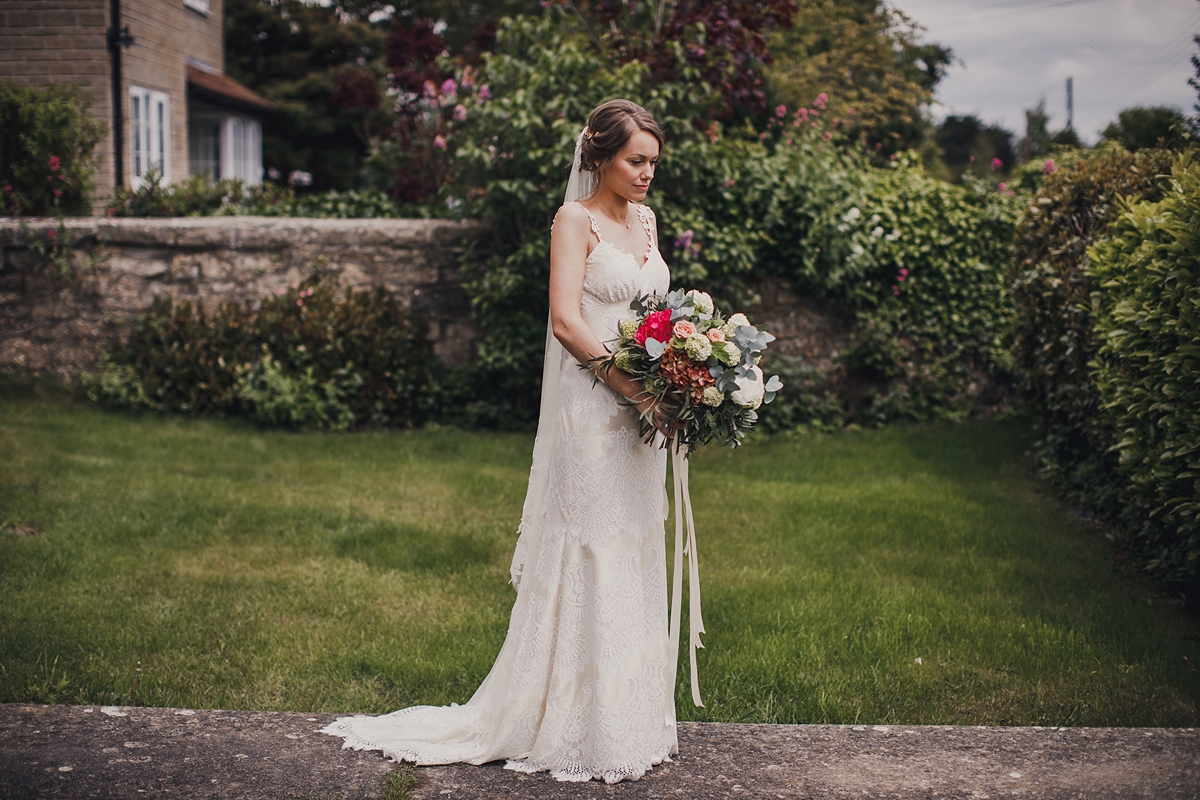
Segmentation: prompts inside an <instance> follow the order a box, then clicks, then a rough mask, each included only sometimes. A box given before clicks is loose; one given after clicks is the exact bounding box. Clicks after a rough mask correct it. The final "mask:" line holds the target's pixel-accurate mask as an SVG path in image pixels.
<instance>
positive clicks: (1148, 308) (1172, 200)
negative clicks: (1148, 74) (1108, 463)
mask: <svg viewBox="0 0 1200 800" xmlns="http://www.w3.org/2000/svg"><path fill="white" fill-rule="evenodd" d="M1194 156H1195V154H1194V153H1185V154H1184V155H1183V156H1182V157H1181V158H1179V159H1178V161H1177V162H1176V164H1175V165H1174V168H1173V169H1172V171H1171V181H1170V188H1169V189H1167V191H1166V194H1165V196H1164V197H1163V199H1162V200H1160V201H1159V202H1157V203H1150V202H1139V203H1130V204H1128V205H1127V206H1126V207H1125V209H1124V211H1123V212H1122V213H1121V215H1120V216H1119V217H1118V218H1117V220H1116V222H1115V224H1114V225H1113V226H1112V230H1111V233H1110V235H1109V237H1108V238H1107V239H1105V240H1104V241H1101V242H1099V243H1097V244H1096V245H1094V246H1093V247H1092V248H1091V250H1090V251H1089V254H1090V257H1091V269H1090V276H1091V278H1092V280H1093V281H1094V282H1095V283H1096V284H1098V287H1099V288H1098V290H1097V291H1096V293H1095V295H1094V302H1093V324H1094V328H1095V342H1096V344H1097V345H1098V349H1097V352H1096V355H1095V358H1093V359H1092V361H1091V363H1090V365H1089V367H1090V371H1091V376H1092V379H1093V380H1094V381H1095V386H1096V390H1097V392H1098V394H1099V399H1100V410H1101V415H1100V416H1101V420H1102V422H1103V424H1104V425H1105V426H1106V427H1107V428H1108V430H1109V431H1110V436H1111V440H1112V442H1113V445H1112V448H1111V450H1112V452H1113V453H1115V454H1117V466H1118V474H1119V477H1120V480H1121V483H1122V488H1123V490H1124V491H1123V493H1122V495H1123V497H1124V499H1125V505H1124V508H1123V509H1122V515H1121V516H1122V519H1123V521H1124V522H1125V524H1126V527H1127V528H1128V529H1129V531H1130V533H1132V534H1133V535H1134V537H1135V538H1134V544H1135V546H1136V549H1137V552H1138V554H1139V556H1140V558H1141V560H1142V561H1143V562H1144V563H1145V564H1146V566H1147V567H1148V568H1149V569H1151V570H1153V571H1154V572H1155V573H1157V574H1158V575H1159V576H1161V577H1162V578H1164V579H1166V580H1167V581H1169V582H1171V583H1179V582H1185V581H1195V580H1196V578H1197V576H1198V571H1200V517H1198V510H1200V163H1197V162H1196V160H1195V157H1194Z"/></svg>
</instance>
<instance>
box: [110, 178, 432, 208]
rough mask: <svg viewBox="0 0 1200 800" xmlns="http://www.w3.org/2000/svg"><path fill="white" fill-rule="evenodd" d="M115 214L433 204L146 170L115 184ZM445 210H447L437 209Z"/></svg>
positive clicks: (369, 192)
mask: <svg viewBox="0 0 1200 800" xmlns="http://www.w3.org/2000/svg"><path fill="white" fill-rule="evenodd" d="M108 209H109V214H110V215H112V216H115V217H208V216H261V217H315V218H320V219H382V218H390V219H396V218H400V217H408V218H412V217H430V216H434V214H435V212H437V211H439V209H436V208H431V207H429V206H408V205H402V204H400V203H397V202H396V201H395V200H393V199H392V198H390V197H388V196H387V195H386V194H384V193H383V192H381V191H379V190H377V189H369V190H366V191H361V192H360V191H349V192H338V191H336V190H331V191H328V192H322V193H320V194H305V195H297V194H296V193H295V192H293V191H292V190H291V189H288V188H286V187H283V186H279V185H278V184H274V183H264V184H262V185H261V186H246V185H245V184H243V183H242V181H240V180H238V179H236V178H228V179H225V180H220V181H216V182H212V181H210V180H209V179H208V177H207V176H205V175H193V176H192V177H191V178H189V179H188V180H186V181H180V182H178V183H173V184H169V185H165V186H164V185H163V184H162V181H161V179H160V177H159V175H158V174H157V173H156V172H155V171H153V170H151V172H150V174H149V175H147V177H146V180H145V181H143V182H142V185H141V186H139V187H138V188H136V189H125V188H123V187H119V186H118V187H117V188H116V189H114V190H113V194H112V199H111V200H110V202H109V205H108ZM443 213H447V212H443Z"/></svg>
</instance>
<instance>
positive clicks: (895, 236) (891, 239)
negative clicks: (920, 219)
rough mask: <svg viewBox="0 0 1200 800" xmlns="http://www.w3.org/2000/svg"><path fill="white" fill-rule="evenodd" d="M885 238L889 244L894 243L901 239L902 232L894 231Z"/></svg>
mask: <svg viewBox="0 0 1200 800" xmlns="http://www.w3.org/2000/svg"><path fill="white" fill-rule="evenodd" d="M883 238H885V239H887V240H888V241H889V242H894V241H896V240H897V239H899V238H900V231H899V230H893V231H892V232H891V233H889V234H888V235H887V236H885V237H883Z"/></svg>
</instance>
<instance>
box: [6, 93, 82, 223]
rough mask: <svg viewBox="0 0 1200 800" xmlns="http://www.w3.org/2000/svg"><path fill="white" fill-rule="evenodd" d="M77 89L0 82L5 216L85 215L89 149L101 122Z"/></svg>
mask: <svg viewBox="0 0 1200 800" xmlns="http://www.w3.org/2000/svg"><path fill="white" fill-rule="evenodd" d="M89 105H90V100H89V99H88V97H87V96H86V95H85V94H84V93H83V92H81V91H80V90H79V89H78V88H77V87H71V86H62V85H58V84H51V85H50V86H47V87H45V88H35V87H28V86H18V85H16V84H15V83H12V82H11V81H0V186H3V187H4V200H3V211H2V212H0V213H3V214H5V215H9V216H80V215H86V214H89V213H91V198H90V194H91V191H92V174H93V172H95V168H96V167H95V162H94V160H93V157H92V151H93V150H94V149H95V147H96V144H97V143H98V142H99V141H100V137H101V136H103V135H104V123H102V122H100V121H99V120H95V119H93V118H91V117H90V116H88V113H87V109H88V106H89Z"/></svg>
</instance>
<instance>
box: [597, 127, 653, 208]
mask: <svg viewBox="0 0 1200 800" xmlns="http://www.w3.org/2000/svg"><path fill="white" fill-rule="evenodd" d="M658 151H659V148H658V139H655V138H654V136H652V135H651V134H649V133H646V132H645V131H641V130H639V131H634V133H633V135H632V136H630V137H629V141H628V142H626V144H625V147H624V148H622V149H621V151H620V152H619V153H617V155H616V157H614V158H613V161H612V163H611V164H609V165H608V166H607V167H605V168H604V171H603V173H604V174H603V179H602V181H601V184H602V185H603V186H604V188H606V189H608V190H610V191H612V192H613V193H614V194H616V195H618V196H619V197H623V198H625V199H626V200H629V201H631V202H634V203H640V202H642V201H643V200H644V199H646V192H647V191H649V189H650V181H652V180H654V168H655V167H657V166H658Z"/></svg>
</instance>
